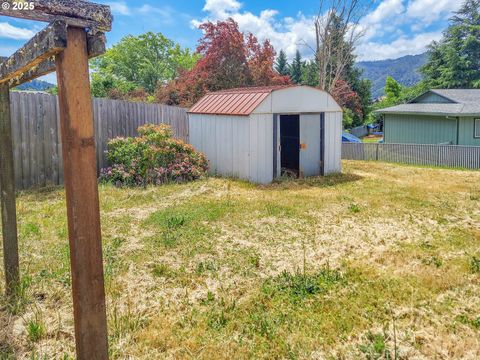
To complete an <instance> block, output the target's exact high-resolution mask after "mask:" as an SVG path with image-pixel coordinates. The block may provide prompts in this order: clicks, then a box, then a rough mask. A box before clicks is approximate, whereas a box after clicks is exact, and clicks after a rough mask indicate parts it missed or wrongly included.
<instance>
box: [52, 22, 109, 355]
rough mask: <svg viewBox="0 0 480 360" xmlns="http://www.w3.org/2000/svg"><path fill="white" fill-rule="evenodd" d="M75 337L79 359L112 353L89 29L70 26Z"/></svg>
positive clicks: (67, 90) (63, 81) (67, 89)
mask: <svg viewBox="0 0 480 360" xmlns="http://www.w3.org/2000/svg"><path fill="white" fill-rule="evenodd" d="M56 64H57V81H58V98H59V104H60V123H61V134H62V149H63V164H64V178H65V191H66V197H67V215H68V233H69V242H70V261H71V269H72V293H73V312H74V320H75V343H76V350H77V358H78V359H79V360H95V359H107V358H108V344H107V320H106V313H105V289H104V280H103V264H102V243H101V233H100V210H99V202H98V186H97V171H96V155H95V140H94V127H93V109H92V99H91V95H90V81H89V73H88V54H87V34H86V32H85V30H84V29H82V28H73V27H69V28H68V30H67V48H66V49H65V50H64V51H63V52H61V53H60V54H58V55H57V57H56Z"/></svg>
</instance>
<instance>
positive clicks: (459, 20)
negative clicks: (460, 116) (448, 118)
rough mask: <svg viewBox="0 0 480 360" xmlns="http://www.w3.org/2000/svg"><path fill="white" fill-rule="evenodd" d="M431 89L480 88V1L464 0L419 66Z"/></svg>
mask: <svg viewBox="0 0 480 360" xmlns="http://www.w3.org/2000/svg"><path fill="white" fill-rule="evenodd" d="M421 72H422V74H423V76H424V81H425V83H426V84H427V86H429V87H431V88H480V0H466V1H465V2H464V3H463V5H462V7H461V8H460V10H458V11H457V12H455V13H454V16H453V17H452V18H451V19H450V25H449V26H448V28H447V30H446V31H445V32H444V34H443V38H442V40H440V41H439V42H433V43H432V44H431V45H430V49H429V59H428V62H427V64H426V65H425V66H424V67H423V68H422V69H421Z"/></svg>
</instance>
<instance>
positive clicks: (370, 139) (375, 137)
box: [362, 135, 383, 143]
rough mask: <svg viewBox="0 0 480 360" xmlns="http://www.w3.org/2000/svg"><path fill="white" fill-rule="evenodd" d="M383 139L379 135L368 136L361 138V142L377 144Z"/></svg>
mask: <svg viewBox="0 0 480 360" xmlns="http://www.w3.org/2000/svg"><path fill="white" fill-rule="evenodd" d="M382 139H383V136H381V135H380V136H379V135H368V136H365V137H363V138H362V142H364V143H378V142H379V141H380V140H382Z"/></svg>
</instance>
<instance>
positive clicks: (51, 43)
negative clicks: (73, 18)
mask: <svg viewBox="0 0 480 360" xmlns="http://www.w3.org/2000/svg"><path fill="white" fill-rule="evenodd" d="M66 47H67V25H66V24H65V22H64V21H60V20H56V21H54V22H53V23H51V24H49V25H48V26H47V27H46V28H45V29H43V30H42V31H40V32H39V33H37V34H36V35H35V36H34V37H33V38H31V39H30V40H29V41H28V42H27V43H26V44H25V45H23V46H22V47H21V48H20V49H18V50H17V51H16V52H15V53H14V54H13V55H12V56H10V57H9V58H8V59H7V61H5V62H3V63H2V64H0V84H3V83H7V82H9V81H10V80H11V79H13V78H16V77H19V76H21V75H22V74H23V73H25V72H27V71H28V70H29V69H32V68H33V67H35V66H37V65H38V64H40V63H41V62H42V61H44V60H46V59H48V58H50V57H52V56H54V55H56V54H58V53H59V52H61V51H62V50H63V49H65V48H66Z"/></svg>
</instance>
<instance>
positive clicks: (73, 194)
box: [0, 0, 112, 360]
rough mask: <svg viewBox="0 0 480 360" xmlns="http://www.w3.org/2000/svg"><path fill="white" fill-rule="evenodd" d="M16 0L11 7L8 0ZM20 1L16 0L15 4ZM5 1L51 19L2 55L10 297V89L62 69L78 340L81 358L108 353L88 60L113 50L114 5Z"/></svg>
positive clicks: (0, 139) (23, 12) (9, 9)
mask: <svg viewBox="0 0 480 360" xmlns="http://www.w3.org/2000/svg"><path fill="white" fill-rule="evenodd" d="M5 3H8V5H5ZM15 3H16V4H15ZM19 3H25V2H23V1H18V0H6V1H5V0H4V1H3V4H2V7H1V9H0V15H4V16H11V17H17V18H23V19H30V20H38V21H46V22H49V25H48V26H47V27H46V28H45V29H43V30H42V31H40V32H39V33H37V34H36V35H35V36H34V37H33V38H32V39H31V40H30V41H28V42H27V43H26V44H25V45H24V46H23V47H22V48H21V49H19V50H18V51H17V52H15V53H14V54H13V55H12V56H10V57H9V58H2V59H0V190H1V191H0V194H1V195H0V197H1V213H2V228H3V231H2V233H3V249H4V264H5V277H6V292H7V296H15V289H16V286H17V285H18V282H19V269H18V244H17V222H16V207H15V185H14V184H15V183H14V164H13V151H12V147H13V146H12V134H11V119H10V96H9V89H10V88H11V87H13V86H16V85H19V84H22V83H24V82H26V81H29V80H32V79H35V78H37V77H39V76H42V75H45V74H48V73H50V72H53V71H56V73H57V81H58V98H59V105H60V123H61V137H62V151H63V162H64V179H65V191H66V198H67V215H68V233H69V243H70V261H71V272H72V294H73V310H74V321H75V344H76V352H77V358H78V359H88V360H91V359H107V358H108V343H107V320H106V311H105V290H104V278H103V264H102V244H101V232H100V211H99V201H98V187H97V173H96V157H95V141H94V128H93V110H92V100H91V96H90V81H89V72H88V59H89V58H91V57H94V56H97V55H100V54H102V53H103V52H104V51H105V36H104V33H103V32H104V31H109V30H110V29H111V24H112V15H111V12H110V8H109V7H108V6H105V5H98V4H93V3H90V2H87V1H80V0H35V1H32V2H31V4H33V6H32V7H33V9H32V8H28V9H19V6H18V4H19Z"/></svg>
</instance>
